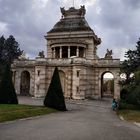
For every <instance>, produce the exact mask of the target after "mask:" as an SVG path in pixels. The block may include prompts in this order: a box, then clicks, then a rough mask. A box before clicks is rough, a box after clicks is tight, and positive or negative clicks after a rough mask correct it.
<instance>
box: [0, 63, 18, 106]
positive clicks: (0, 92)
mask: <svg viewBox="0 0 140 140" xmlns="http://www.w3.org/2000/svg"><path fill="white" fill-rule="evenodd" d="M0 104H18V99H17V95H16V92H15V88H14V85H13V82H12V73H11V70H10V64H6V66H5V71H4V72H3V75H2V79H1V83H0Z"/></svg>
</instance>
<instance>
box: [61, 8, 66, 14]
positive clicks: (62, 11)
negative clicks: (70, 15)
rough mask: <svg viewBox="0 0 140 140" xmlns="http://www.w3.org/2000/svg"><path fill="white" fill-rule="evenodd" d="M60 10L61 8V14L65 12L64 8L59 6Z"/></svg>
mask: <svg viewBox="0 0 140 140" xmlns="http://www.w3.org/2000/svg"><path fill="white" fill-rule="evenodd" d="M60 10H61V13H62V15H64V14H65V8H64V7H60Z"/></svg>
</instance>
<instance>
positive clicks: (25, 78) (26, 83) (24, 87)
mask: <svg viewBox="0 0 140 140" xmlns="http://www.w3.org/2000/svg"><path fill="white" fill-rule="evenodd" d="M20 94H21V95H24V96H28V95H30V73H29V72H28V71H23V72H22V73H21V82H20Z"/></svg>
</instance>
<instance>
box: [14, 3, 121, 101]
mask: <svg viewBox="0 0 140 140" xmlns="http://www.w3.org/2000/svg"><path fill="white" fill-rule="evenodd" d="M61 13H62V18H61V19H60V21H58V22H57V23H56V24H55V25H54V27H53V28H52V29H51V30H50V31H49V32H48V33H47V34H46V35H45V39H46V41H47V58H45V57H44V52H40V53H39V56H38V57H36V59H35V60H28V59H21V60H16V61H15V62H14V63H13V65H12V68H13V81H14V85H15V88H16V91H17V94H22V95H29V94H30V95H32V96H35V97H43V96H45V94H46V93H47V90H48V87H49V84H50V81H51V78H52V74H53V71H54V68H55V66H57V67H58V69H59V74H60V78H61V84H62V88H63V92H64V96H65V97H66V98H73V99H85V98H96V99H100V98H102V96H103V93H102V80H103V74H104V73H106V72H111V73H112V74H113V76H114V96H115V97H119V93H120V88H119V85H118V81H119V78H120V76H119V72H120V60H119V59H113V58H112V56H111V55H110V56H109V57H105V58H99V57H98V56H97V52H96V51H97V46H98V45H99V44H100V43H101V39H100V38H98V37H97V35H96V34H95V33H94V31H93V30H92V29H91V28H90V27H89V25H88V23H87V21H86V19H85V13H86V10H85V7H84V6H81V8H80V9H75V8H74V7H71V8H70V9H68V10H65V9H64V8H61Z"/></svg>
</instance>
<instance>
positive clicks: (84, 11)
mask: <svg viewBox="0 0 140 140" xmlns="http://www.w3.org/2000/svg"><path fill="white" fill-rule="evenodd" d="M80 13H81V15H85V13H86V10H85V5H83V6H81V8H80Z"/></svg>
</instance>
